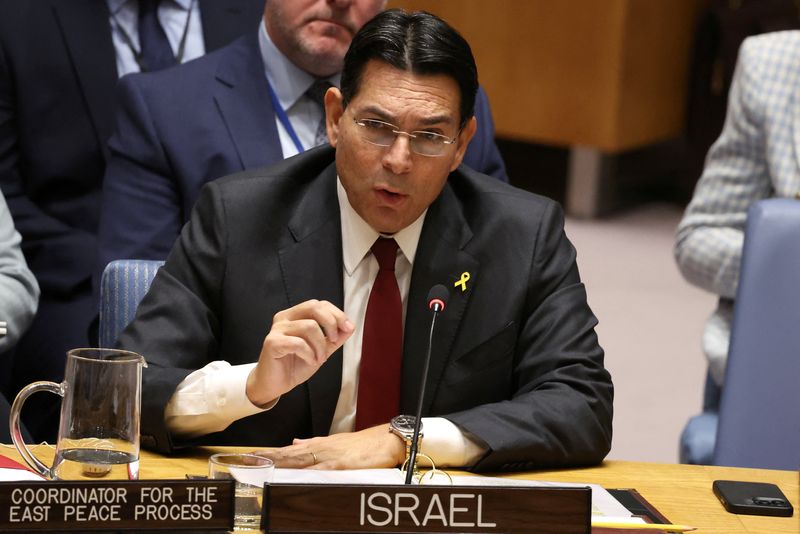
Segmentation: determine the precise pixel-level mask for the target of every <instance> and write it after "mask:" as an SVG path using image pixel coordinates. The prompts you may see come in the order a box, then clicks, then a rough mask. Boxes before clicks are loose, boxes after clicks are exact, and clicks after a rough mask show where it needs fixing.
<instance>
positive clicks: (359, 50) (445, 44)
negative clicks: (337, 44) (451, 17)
mask: <svg viewBox="0 0 800 534" xmlns="http://www.w3.org/2000/svg"><path fill="white" fill-rule="evenodd" d="M373 59H375V60H378V61H383V62H386V63H388V64H389V65H391V66H393V67H395V68H397V69H400V70H404V71H410V72H413V73H414V74H421V75H437V74H444V75H447V76H450V77H451V78H453V79H454V80H455V81H456V83H458V88H459V91H460V93H461V102H460V106H459V111H460V113H461V126H462V127H463V126H464V124H466V122H467V120H468V119H470V118H471V117H472V115H473V113H474V110H475V93H476V92H477V90H478V68H477V67H476V66H475V58H474V57H473V56H472V50H471V49H470V47H469V44H468V43H467V41H466V40H465V39H464V38H463V37H462V36H461V34H459V33H458V32H457V31H456V30H455V29H453V28H452V27H451V26H450V25H448V24H447V23H446V22H445V21H443V20H442V19H440V18H439V17H437V16H436V15H432V14H430V13H426V12H424V11H415V12H411V13H408V12H405V11H403V10H401V9H388V10H386V11H383V12H382V13H380V14H378V15H377V16H376V17H374V18H373V19H372V20H370V21H369V22H367V23H366V24H365V25H364V26H363V27H362V28H361V30H360V31H359V32H358V33H357V34H356V35H355V37H354V38H353V42H352V43H351V44H350V48H349V50H348V51H347V54H346V55H345V56H344V68H343V70H342V97H343V103H344V106H345V107H346V106H347V104H348V103H349V102H350V100H351V99H352V98H353V97H355V95H356V93H358V90H359V88H360V84H361V74H362V72H363V71H364V67H365V66H366V64H367V63H368V62H369V61H371V60H373Z"/></svg>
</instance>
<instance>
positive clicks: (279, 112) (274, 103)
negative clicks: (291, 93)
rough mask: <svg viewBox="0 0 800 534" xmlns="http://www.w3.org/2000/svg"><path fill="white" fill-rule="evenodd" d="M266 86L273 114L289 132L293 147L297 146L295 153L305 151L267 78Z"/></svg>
mask: <svg viewBox="0 0 800 534" xmlns="http://www.w3.org/2000/svg"><path fill="white" fill-rule="evenodd" d="M267 87H269V98H270V100H272V107H273V109H274V110H275V114H276V115H277V116H278V120H279V121H281V124H283V127H284V128H285V129H286V133H288V134H289V137H291V138H292V142H293V143H294V146H295V148H297V153H298V154H301V153H303V152H305V151H306V149H305V148H303V143H301V142H300V138H299V137H297V132H295V131H294V127H292V123H291V122H289V117H287V116H286V112H285V111H284V110H283V107H282V106H281V103H280V102H278V96H277V95H276V94H275V89H273V88H272V84H271V83H269V80H267Z"/></svg>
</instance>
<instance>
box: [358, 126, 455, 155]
mask: <svg viewBox="0 0 800 534" xmlns="http://www.w3.org/2000/svg"><path fill="white" fill-rule="evenodd" d="M353 122H355V123H356V124H357V125H358V126H361V135H362V137H363V138H364V139H365V140H366V141H367V142H368V143H372V144H373V145H377V146H384V147H386V146H392V145H393V144H394V141H395V139H397V136H398V135H405V136H406V137H408V144H409V146H410V147H411V151H412V152H414V153H415V154H419V155H420V156H429V157H437V156H441V155H443V154H444V151H445V149H446V147H447V145H452V144H453V143H455V142H456V139H458V135H456V136H455V137H453V138H450V137H447V136H446V135H441V134H437V133H434V132H426V131H422V130H418V131H413V132H404V131H402V130H398V129H397V126H395V125H394V124H389V123H388V122H383V121H379V120H376V119H353Z"/></svg>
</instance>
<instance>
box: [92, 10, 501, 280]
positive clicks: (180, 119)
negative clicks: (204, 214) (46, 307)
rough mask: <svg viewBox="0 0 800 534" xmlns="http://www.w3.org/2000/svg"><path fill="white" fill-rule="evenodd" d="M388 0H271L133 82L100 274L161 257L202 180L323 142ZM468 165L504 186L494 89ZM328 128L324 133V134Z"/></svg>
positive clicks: (111, 175)
mask: <svg viewBox="0 0 800 534" xmlns="http://www.w3.org/2000/svg"><path fill="white" fill-rule="evenodd" d="M385 4H386V2H385V0H337V1H332V0H305V1H297V0H293V1H289V0H270V1H269V2H267V3H266V5H265V8H264V16H263V20H262V22H261V24H260V25H259V27H258V28H257V31H254V32H253V33H252V34H250V35H246V36H244V37H242V38H240V39H239V40H238V41H236V42H234V43H232V44H231V45H229V46H227V47H225V48H224V49H222V50H220V51H218V52H216V53H214V54H209V55H208V56H206V57H204V58H202V59H199V60H197V61H194V62H191V63H189V64H186V65H182V66H180V67H178V68H175V69H168V70H166V71H162V72H158V73H153V74H144V75H136V76H130V77H127V78H125V79H124V80H123V81H122V82H121V83H120V85H119V91H118V98H119V101H120V109H119V112H118V114H117V128H116V131H115V133H114V135H113V137H112V138H111V141H110V149H111V159H110V162H109V166H108V170H107V172H106V177H105V184H104V188H103V201H102V205H103V209H102V216H101V222H100V227H101V230H100V243H99V258H98V263H97V269H96V275H99V273H101V272H102V270H103V268H105V266H106V265H107V263H108V262H109V261H112V260H114V259H119V258H142V259H164V258H166V256H167V254H168V253H169V251H170V249H171V247H172V244H173V243H174V241H175V239H176V238H177V237H178V234H179V232H180V229H181V227H182V226H183V224H184V223H185V222H186V221H187V219H188V217H189V214H190V212H191V208H192V206H193V205H194V203H195V200H196V199H197V196H198V194H199V192H200V189H201V188H202V186H203V185H204V184H205V183H207V182H209V181H211V180H214V179H216V178H219V177H221V176H225V175H227V174H231V173H234V172H238V171H241V170H245V169H251V168H255V167H261V166H265V165H271V164H274V163H277V162H279V161H281V160H282V159H284V158H288V157H291V156H294V155H296V154H298V153H301V152H303V151H305V150H306V149H308V148H311V147H313V146H316V145H318V144H321V143H325V142H326V141H327V139H326V138H325V134H324V128H323V127H321V126H322V125H323V122H324V118H325V117H324V112H323V108H322V96H323V95H324V93H325V90H326V89H327V87H329V86H331V85H333V86H337V87H338V85H339V76H340V71H341V67H342V60H343V58H344V54H345V52H346V51H347V48H348V47H349V45H350V41H351V40H352V37H353V35H354V34H355V32H356V31H358V29H359V28H361V26H362V25H363V24H364V23H366V22H367V21H368V20H369V19H371V18H372V17H373V16H374V15H376V14H377V13H379V12H380V11H382V10H383V9H384V7H385ZM475 108H476V113H475V115H476V117H477V120H478V133H477V134H476V136H475V138H474V139H473V141H472V143H471V144H470V146H469V150H468V152H467V154H466V156H465V159H464V161H465V163H466V164H467V165H469V166H471V167H473V168H475V169H477V170H479V171H481V172H483V173H486V174H490V175H493V176H495V177H497V178H499V179H501V180H503V181H507V177H506V172H505V166H504V164H503V161H502V158H501V156H500V153H499V151H498V149H497V146H496V145H495V143H494V124H493V122H492V117H491V111H490V109H489V105H488V100H487V98H486V94H485V93H484V92H483V91H482V90H480V91H479V92H478V96H477V98H476V103H475ZM320 134H321V135H320Z"/></svg>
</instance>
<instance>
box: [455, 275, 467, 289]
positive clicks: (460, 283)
mask: <svg viewBox="0 0 800 534" xmlns="http://www.w3.org/2000/svg"><path fill="white" fill-rule="evenodd" d="M467 280H469V273H467V272H464V273H461V279H460V280H458V281H456V283H455V284H453V287H458V286H461V292H462V293H463V292H464V291H466V290H467Z"/></svg>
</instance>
